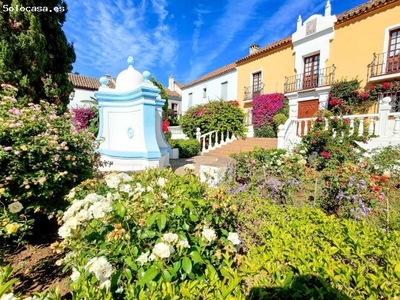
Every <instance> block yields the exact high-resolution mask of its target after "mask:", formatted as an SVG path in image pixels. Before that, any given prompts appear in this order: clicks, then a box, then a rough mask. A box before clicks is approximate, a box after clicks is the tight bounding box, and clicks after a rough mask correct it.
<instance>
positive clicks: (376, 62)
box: [368, 51, 400, 78]
mask: <svg viewBox="0 0 400 300" xmlns="http://www.w3.org/2000/svg"><path fill="white" fill-rule="evenodd" d="M395 73H400V51H398V52H397V53H394V51H392V52H384V53H379V54H376V53H374V58H373V60H372V62H371V63H370V64H369V65H368V75H369V77H370V78H371V77H376V76H382V75H391V74H395Z"/></svg>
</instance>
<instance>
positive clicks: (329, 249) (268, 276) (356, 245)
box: [237, 196, 400, 299]
mask: <svg viewBox="0 0 400 300" xmlns="http://www.w3.org/2000/svg"><path fill="white" fill-rule="evenodd" d="M237 203H238V212H239V215H238V218H239V224H240V227H238V230H239V232H240V235H241V236H247V237H248V239H247V240H246V241H245V242H246V243H247V244H248V245H250V246H249V247H250V251H249V252H248V254H247V255H246V256H245V257H244V259H243V264H242V265H241V266H240V267H239V272H240V273H241V274H246V275H245V278H243V280H244V282H246V287H245V289H246V292H245V294H246V295H248V293H249V295H248V296H247V299H293V298H298V299H312V298H313V299H368V298H373V299H381V298H383V299H392V298H396V297H399V296H400V280H399V279H400V272H399V264H400V259H399V255H398V252H397V251H392V250H391V249H397V247H398V245H399V242H400V235H399V232H398V231H393V232H391V233H386V232H384V231H383V230H381V229H380V228H377V227H376V226H369V225H367V224H365V223H364V222H360V221H358V222H356V221H354V220H343V219H338V218H335V217H333V216H326V215H325V214H324V213H323V212H322V211H321V210H319V209H313V208H310V207H307V206H303V207H292V206H273V205H270V204H268V202H267V201H266V200H263V199H260V198H259V197H257V196H253V197H248V196H247V197H240V198H238V201H237ZM389 282H390V284H388V283H389Z"/></svg>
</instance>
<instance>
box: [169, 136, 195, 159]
mask: <svg viewBox="0 0 400 300" xmlns="http://www.w3.org/2000/svg"><path fill="white" fill-rule="evenodd" d="M169 143H170V146H171V148H178V149H179V158H188V157H193V156H196V155H197V154H199V152H200V143H199V141H198V140H196V139H187V140H184V139H175V140H169Z"/></svg>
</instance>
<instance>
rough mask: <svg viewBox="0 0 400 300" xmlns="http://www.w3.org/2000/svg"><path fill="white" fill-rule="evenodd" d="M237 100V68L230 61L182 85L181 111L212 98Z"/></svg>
mask: <svg viewBox="0 0 400 300" xmlns="http://www.w3.org/2000/svg"><path fill="white" fill-rule="evenodd" d="M218 99H222V100H225V101H231V100H237V69H236V63H232V64H230V65H227V66H225V67H222V68H220V69H217V70H215V71H213V72H211V73H209V74H207V75H205V76H203V77H200V78H199V79H196V80H194V81H192V82H190V83H188V84H186V85H184V86H183V87H182V113H183V114H185V112H186V111H187V110H188V109H189V108H191V107H193V106H196V105H199V104H205V103H207V102H209V101H212V100H218Z"/></svg>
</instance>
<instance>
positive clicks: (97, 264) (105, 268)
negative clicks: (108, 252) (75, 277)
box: [86, 256, 112, 282]
mask: <svg viewBox="0 0 400 300" xmlns="http://www.w3.org/2000/svg"><path fill="white" fill-rule="evenodd" d="M86 267H87V268H88V270H89V272H91V273H94V275H95V276H96V278H97V279H98V280H99V281H101V282H104V281H106V280H107V279H108V278H110V276H111V274H112V265H111V264H110V263H109V262H108V261H107V259H106V258H105V257H104V256H101V257H94V258H92V259H91V260H90V261H89V262H88V263H87V264H86Z"/></svg>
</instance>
